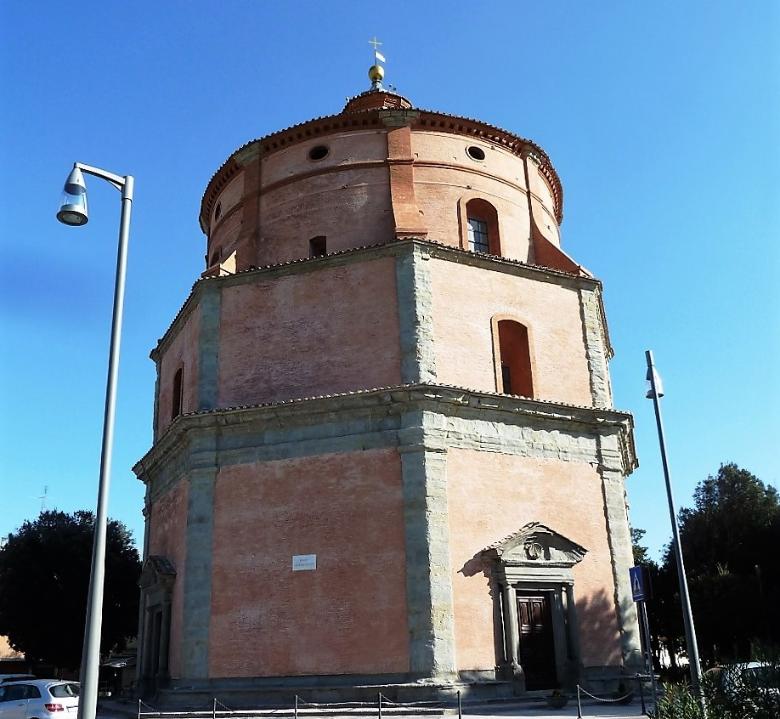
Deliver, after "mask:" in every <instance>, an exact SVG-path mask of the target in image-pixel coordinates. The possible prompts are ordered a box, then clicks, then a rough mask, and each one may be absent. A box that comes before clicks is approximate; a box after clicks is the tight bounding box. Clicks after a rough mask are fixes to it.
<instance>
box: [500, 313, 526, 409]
mask: <svg viewBox="0 0 780 719" xmlns="http://www.w3.org/2000/svg"><path fill="white" fill-rule="evenodd" d="M495 331H496V332H497V334H498V342H497V345H498V368H497V369H498V370H499V371H500V374H499V376H498V377H497V378H496V379H497V385H498V389H499V391H501V392H503V393H504V394H516V395H520V396H521V397H533V396H534V385H533V377H532V373H531V350H530V347H529V344H528V329H527V328H526V327H525V325H521V324H520V323H519V322H515V321H514V320H499V321H498V322H497V323H496V330H495Z"/></svg>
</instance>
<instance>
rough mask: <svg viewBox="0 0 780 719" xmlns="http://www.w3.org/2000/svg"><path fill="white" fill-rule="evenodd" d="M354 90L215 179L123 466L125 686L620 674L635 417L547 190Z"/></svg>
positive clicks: (507, 145) (435, 685) (521, 682)
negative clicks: (137, 486)
mask: <svg viewBox="0 0 780 719" xmlns="http://www.w3.org/2000/svg"><path fill="white" fill-rule="evenodd" d="M373 79H374V83H373V85H372V88H371V89H370V90H369V91H367V92H364V93H362V94H360V95H358V96H356V97H354V98H352V99H350V100H349V101H348V102H347V104H346V106H345V107H344V108H343V109H342V110H341V112H339V113H338V114H335V115H330V116H327V117H322V118H318V119H314V120H309V121H307V122H304V123H302V124H299V125H296V126H294V127H291V128H288V129H286V130H281V131H279V132H275V133H273V134H271V135H268V136H266V137H263V138H260V139H258V140H253V141H252V142H249V143H247V144H246V145H244V146H242V147H240V148H239V149H237V150H236V151H235V152H234V153H233V154H232V155H231V156H230V157H229V158H228V159H227V161H226V162H225V163H224V164H223V165H222V167H220V168H219V170H218V171H217V172H216V174H215V175H214V176H213V177H212V179H211V181H210V182H209V183H208V185H207V187H206V190H205V194H204V196H203V200H202V204H201V211H200V226H201V228H202V230H203V232H204V234H205V235H206V262H205V265H206V267H205V271H204V272H203V274H202V275H201V277H200V278H199V279H197V281H196V282H195V284H194V286H193V289H192V292H191V293H190V295H189V297H188V298H187V299H186V301H185V302H184V305H183V306H182V308H181V310H180V311H179V312H178V314H177V315H176V317H175V318H174V319H173V322H172V323H171V325H170V327H169V328H168V329H167V330H166V331H165V334H164V335H163V337H162V339H161V340H160V341H159V343H158V345H157V347H156V348H155V349H154V350H153V351H152V355H151V356H152V359H153V360H154V362H155V364H156V367H157V384H156V388H155V408H154V441H153V445H152V448H151V449H150V450H149V451H148V453H147V454H146V455H145V456H144V457H143V459H141V460H140V461H139V462H138V464H137V465H136V466H135V468H134V471H135V473H136V474H137V476H138V478H139V479H140V480H141V481H142V482H144V484H145V486H146V498H145V540H144V567H143V572H142V577H141V582H140V584H141V600H142V601H141V612H140V627H139V661H138V679H139V686H140V687H141V688H142V691H143V692H147V693H150V692H157V693H158V697H163V698H167V699H170V700H171V701H173V699H174V698H178V699H179V700H181V698H182V697H185V698H186V700H188V701H190V703H193V704H194V703H197V701H200V700H202V699H203V698H204V697H205V696H219V697H227V698H228V699H229V698H231V697H232V698H233V699H234V700H236V701H238V699H239V698H241V699H243V700H246V701H250V700H252V698H253V697H254V698H260V697H262V696H267V695H268V693H269V692H270V693H271V694H272V695H273V696H275V697H276V698H277V699H278V700H279V701H289V700H291V698H292V695H293V693H298V694H300V695H301V696H313V697H317V696H320V697H321V696H323V692H324V693H325V694H326V695H327V696H330V697H332V696H339V697H347V696H355V695H358V694H360V692H361V691H362V692H364V693H366V692H369V691H370V692H373V696H375V695H376V694H375V692H376V691H377V689H376V688H377V686H379V687H381V691H382V692H383V693H384V694H385V695H386V696H388V697H391V698H393V697H396V698H403V697H407V696H413V695H414V689H415V688H417V689H420V688H421V687H424V688H426V689H427V690H428V692H429V693H430V692H434V693H435V692H438V693H439V694H446V693H447V692H454V691H455V690H456V689H460V690H463V691H470V692H476V693H478V692H481V693H482V694H488V695H490V694H493V695H499V696H500V695H508V694H513V693H514V694H517V693H521V692H524V691H533V690H542V689H544V690H549V689H552V688H557V687H560V688H567V687H572V686H573V685H574V684H576V683H577V682H579V683H583V684H584V685H586V686H590V687H592V688H599V687H604V686H605V685H606V684H605V683H608V682H609V681H615V679H616V677H618V676H619V675H620V674H622V673H629V672H633V671H635V670H636V668H637V667H638V666H639V664H640V651H639V642H638V630H637V622H636V616H635V612H634V606H633V604H632V602H631V594H630V588H629V585H628V568H629V566H630V565H631V564H632V560H631V543H630V532H629V525H628V519H627V505H626V494H625V488H624V479H625V477H626V475H627V474H628V473H630V472H631V471H632V469H633V468H634V467H635V466H636V458H635V453H634V444H633V437H632V419H631V416H630V415H629V414H627V413H624V412H620V411H618V410H616V409H614V408H613V404H612V393H611V388H610V379H609V371H608V361H609V359H610V357H611V356H612V347H611V345H610V341H609V335H608V333H607V327H606V322H605V316H604V309H603V304H602V291H601V289H602V288H601V283H600V282H599V280H598V279H596V278H595V277H593V275H592V274H591V273H589V272H588V271H587V270H586V269H584V268H583V267H582V266H581V265H580V264H579V263H578V261H577V260H576V259H573V258H571V257H570V256H569V255H567V254H566V252H565V251H564V250H563V249H562V248H561V243H560V234H559V225H560V223H561V219H562V216H563V191H562V187H561V182H560V180H559V178H558V175H557V173H556V171H555V169H554V168H553V166H552V164H551V162H550V159H549V157H548V156H547V154H546V153H545V152H544V150H542V148H540V147H539V146H538V145H536V144H535V143H534V142H532V141H530V140H527V139H524V138H522V137H520V136H518V135H515V134H513V133H511V132H508V131H506V130H502V129H499V128H497V127H494V126H492V125H489V124H487V123H485V122H482V121H480V120H473V119H467V118H464V117H458V116H454V115H448V114H445V113H440V112H435V111H430V110H422V109H418V108H416V107H414V106H413V105H412V103H411V102H410V101H409V100H407V99H406V98H404V97H402V96H400V95H398V94H396V93H395V92H389V91H386V90H385V89H383V87H382V85H381V82H380V81H379V78H378V77H376V76H375V77H374V78H373ZM307 692H308V694H307ZM318 692H319V693H318ZM264 693H265V694H264ZM287 695H289V696H287Z"/></svg>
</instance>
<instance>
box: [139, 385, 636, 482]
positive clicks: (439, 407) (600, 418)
mask: <svg viewBox="0 0 780 719" xmlns="http://www.w3.org/2000/svg"><path fill="white" fill-rule="evenodd" d="M411 412H422V413H425V412H430V413H433V414H438V415H443V416H447V417H457V418H460V419H462V420H465V421H468V420H481V421H487V422H491V423H500V424H506V425H518V424H519V425H523V426H532V427H533V428H535V429H539V430H547V431H550V432H555V431H561V430H566V431H569V432H571V431H576V432H578V433H582V434H585V435H589V436H607V435H612V436H617V439H618V443H619V448H620V455H621V457H620V461H621V464H622V471H623V473H624V474H628V473H629V472H631V470H632V469H634V468H635V467H636V466H637V461H636V454H635V449H634V443H633V417H632V416H631V415H630V414H629V413H626V412H620V411H617V410H612V409H602V408H596V407H579V406H576V405H568V404H563V403H558V402H550V401H543V400H533V399H525V398H521V397H515V396H510V395H500V394H496V393H492V392H482V391H478V390H473V389H467V388H462V387H454V386H450V385H442V384H433V383H430V384H412V385H399V386H395V387H382V388H376V389H366V390H358V391H355V392H346V393H342V394H334V395H328V396H323V397H307V398H302V399H293V400H287V401H284V402H277V403H269V404H262V405H255V406H246V407H231V408H225V409H216V410H209V411H204V412H192V413H189V414H184V415H181V416H179V417H178V418H177V419H176V420H175V421H174V422H173V423H172V424H171V425H170V426H169V427H168V428H167V429H166V431H165V433H164V434H163V435H162V437H160V438H159V439H158V441H157V442H156V443H155V445H154V446H153V447H152V448H151V449H150V450H149V451H148V452H147V453H146V455H144V457H143V458H142V459H141V460H140V461H139V462H138V463H137V464H136V465H135V466H134V467H133V471H134V472H135V474H136V475H137V476H138V477H139V478H144V477H148V476H149V475H150V473H154V472H155V469H156V468H157V467H159V466H161V464H165V463H166V462H167V461H169V460H170V457H171V455H172V454H175V453H176V449H177V447H178V448H181V447H183V446H184V445H186V444H187V443H188V441H189V440H188V435H192V436H193V437H196V436H203V435H204V433H206V434H208V435H209V436H219V437H224V436H226V435H229V434H230V433H231V431H232V430H234V429H236V430H238V431H239V432H244V431H246V430H247V429H248V428H250V427H252V428H255V429H258V428H262V429H264V428H270V429H274V430H280V429H289V428H294V427H298V426H303V425H311V424H313V423H314V424H316V423H318V422H326V421H328V418H329V417H331V418H333V417H337V416H339V415H341V416H343V415H349V416H350V417H353V416H369V415H372V414H380V415H382V416H383V417H389V416H395V417H399V416H401V415H407V414H409V413H411ZM437 432H438V430H435V431H434V434H436V433H437ZM439 434H441V432H439ZM440 439H441V441H444V442H446V441H447V439H446V437H443V436H442V437H441V438H440Z"/></svg>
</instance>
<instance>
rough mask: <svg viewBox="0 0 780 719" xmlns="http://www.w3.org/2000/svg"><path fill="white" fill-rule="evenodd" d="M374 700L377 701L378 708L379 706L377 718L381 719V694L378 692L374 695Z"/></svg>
mask: <svg viewBox="0 0 780 719" xmlns="http://www.w3.org/2000/svg"><path fill="white" fill-rule="evenodd" d="M376 699H377V702H378V706H379V714H378V717H379V719H382V692H379V693H378V694H377V695H376Z"/></svg>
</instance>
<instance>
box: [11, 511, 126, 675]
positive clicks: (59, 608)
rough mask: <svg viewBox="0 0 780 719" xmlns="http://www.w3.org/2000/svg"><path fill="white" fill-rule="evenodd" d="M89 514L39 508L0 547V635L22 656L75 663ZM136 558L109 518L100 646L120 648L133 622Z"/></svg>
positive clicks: (86, 573)
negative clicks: (36, 513) (45, 510)
mask: <svg viewBox="0 0 780 719" xmlns="http://www.w3.org/2000/svg"><path fill="white" fill-rule="evenodd" d="M93 528H94V516H93V514H92V513H91V512H83V511H82V512H75V513H73V514H65V513H64V512H57V511H49V512H41V514H40V516H39V517H38V518H37V519H36V520H35V521H32V522H31V521H27V522H25V523H24V524H23V525H22V526H21V528H20V529H19V530H18V531H17V532H16V533H15V534H11V535H9V537H8V542H7V543H6V545H5V546H4V547H3V548H2V549H0V634H6V635H7V636H8V638H9V641H10V643H11V646H12V647H13V648H14V649H16V650H18V651H21V652H24V654H25V655H26V656H27V658H28V659H29V660H32V661H39V662H44V663H47V664H53V665H54V666H56V667H60V668H67V669H75V668H77V667H78V665H79V662H80V660H81V649H82V643H83V637H84V623H85V617H86V611H87V610H86V607H87V590H88V586H89V572H90V563H91V557H92V536H93ZM140 569H141V563H140V560H139V558H138V552H137V551H136V549H135V547H134V546H133V542H132V537H131V534H130V532H129V531H128V530H127V528H126V527H125V526H124V525H123V524H122V523H120V522H116V521H109V523H108V532H107V541H106V575H105V594H104V600H103V628H102V642H101V649H102V650H103V651H108V650H109V649H111V648H113V647H115V646H119V647H123V646H124V644H125V641H126V639H127V638H128V637H131V636H134V635H135V633H136V630H137V623H138V586H137V581H138V577H139V574H140Z"/></svg>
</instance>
